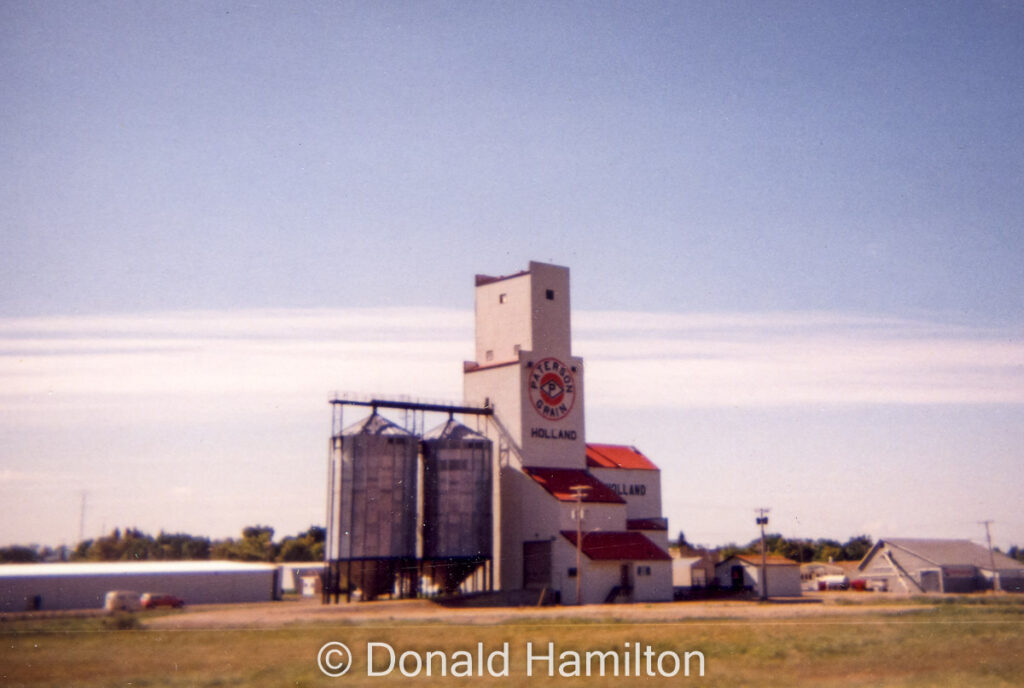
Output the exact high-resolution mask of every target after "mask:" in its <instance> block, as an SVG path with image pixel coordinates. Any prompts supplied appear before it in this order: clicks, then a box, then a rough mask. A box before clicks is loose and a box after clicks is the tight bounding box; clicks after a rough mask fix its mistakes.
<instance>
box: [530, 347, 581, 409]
mask: <svg viewBox="0 0 1024 688" xmlns="http://www.w3.org/2000/svg"><path fill="white" fill-rule="evenodd" d="M529 387H530V403H531V404H533V408H534V409H536V411H537V413H539V414H540V415H541V416H543V417H544V418H547V419H548V420H562V419H563V418H565V417H566V416H567V415H569V412H570V411H572V407H573V404H575V403H576V378H575V377H573V374H572V369H571V368H570V367H569V366H567V365H565V364H564V363H562V362H561V361H559V360H558V359H557V358H545V359H543V360H540V361H538V362H537V363H535V364H534V366H533V368H531V369H530V383H529Z"/></svg>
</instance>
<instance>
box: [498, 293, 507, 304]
mask: <svg viewBox="0 0 1024 688" xmlns="http://www.w3.org/2000/svg"><path fill="white" fill-rule="evenodd" d="M507 301H508V294H498V303H505V302H507Z"/></svg>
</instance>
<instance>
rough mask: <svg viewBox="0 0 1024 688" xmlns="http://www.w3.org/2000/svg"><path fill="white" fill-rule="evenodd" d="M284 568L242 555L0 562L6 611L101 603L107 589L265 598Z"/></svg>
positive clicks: (190, 597)
mask: <svg viewBox="0 0 1024 688" xmlns="http://www.w3.org/2000/svg"><path fill="white" fill-rule="evenodd" d="M278 577H279V568H278V567H277V566H274V565H272V564H256V563H248V562H239V561H128V562H124V561H112V562H81V563H79V562H74V563H53V564H5V565H2V566H0V611H6V612H19V611H30V610H38V609H42V610H54V609H100V608H102V607H103V600H104V597H105V595H106V594H107V592H109V591H111V590H132V591H137V592H139V593H140V594H141V593H144V592H160V593H167V594H169V595H174V596H176V597H180V598H181V599H183V600H185V602H186V603H187V604H208V603H222V602H262V601H268V600H273V599H275V597H276V596H277V591H278V585H279V583H278V579H279V578H278Z"/></svg>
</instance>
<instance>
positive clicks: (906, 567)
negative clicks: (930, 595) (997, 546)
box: [856, 538, 1024, 593]
mask: <svg viewBox="0 0 1024 688" xmlns="http://www.w3.org/2000/svg"><path fill="white" fill-rule="evenodd" d="M856 575H857V576H858V577H859V578H863V579H864V580H865V582H866V584H867V586H868V587H869V588H872V589H875V590H887V591H894V592H907V593H926V592H950V593H961V592H976V591H979V590H991V589H992V588H993V578H995V577H998V581H999V589H1000V590H1004V591H1010V592H1021V591H1024V564H1021V563H1020V562H1018V561H1015V560H1013V559H1011V558H1009V557H1008V556H1006V555H1004V554H1001V553H999V552H995V551H990V550H989V549H988V548H987V547H984V546H982V545H979V544H977V543H974V542H971V541H970V540H945V539H929V538H883V539H881V540H879V541H878V542H877V543H875V546H874V547H872V548H871V550H870V551H869V552H868V553H867V554H866V555H865V556H864V559H862V560H861V562H860V564H859V565H858V566H857V571H856Z"/></svg>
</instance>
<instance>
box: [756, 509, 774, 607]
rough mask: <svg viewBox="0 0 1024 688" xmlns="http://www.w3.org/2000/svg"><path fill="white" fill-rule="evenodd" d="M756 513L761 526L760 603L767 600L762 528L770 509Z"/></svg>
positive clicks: (766, 556) (765, 559)
mask: <svg viewBox="0 0 1024 688" xmlns="http://www.w3.org/2000/svg"><path fill="white" fill-rule="evenodd" d="M755 511H757V525H759V526H761V601H762V602H766V601H767V600H768V552H767V551H766V549H765V546H764V527H765V526H766V525H768V512H769V511H771V509H766V508H764V507H762V508H760V509H755Z"/></svg>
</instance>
